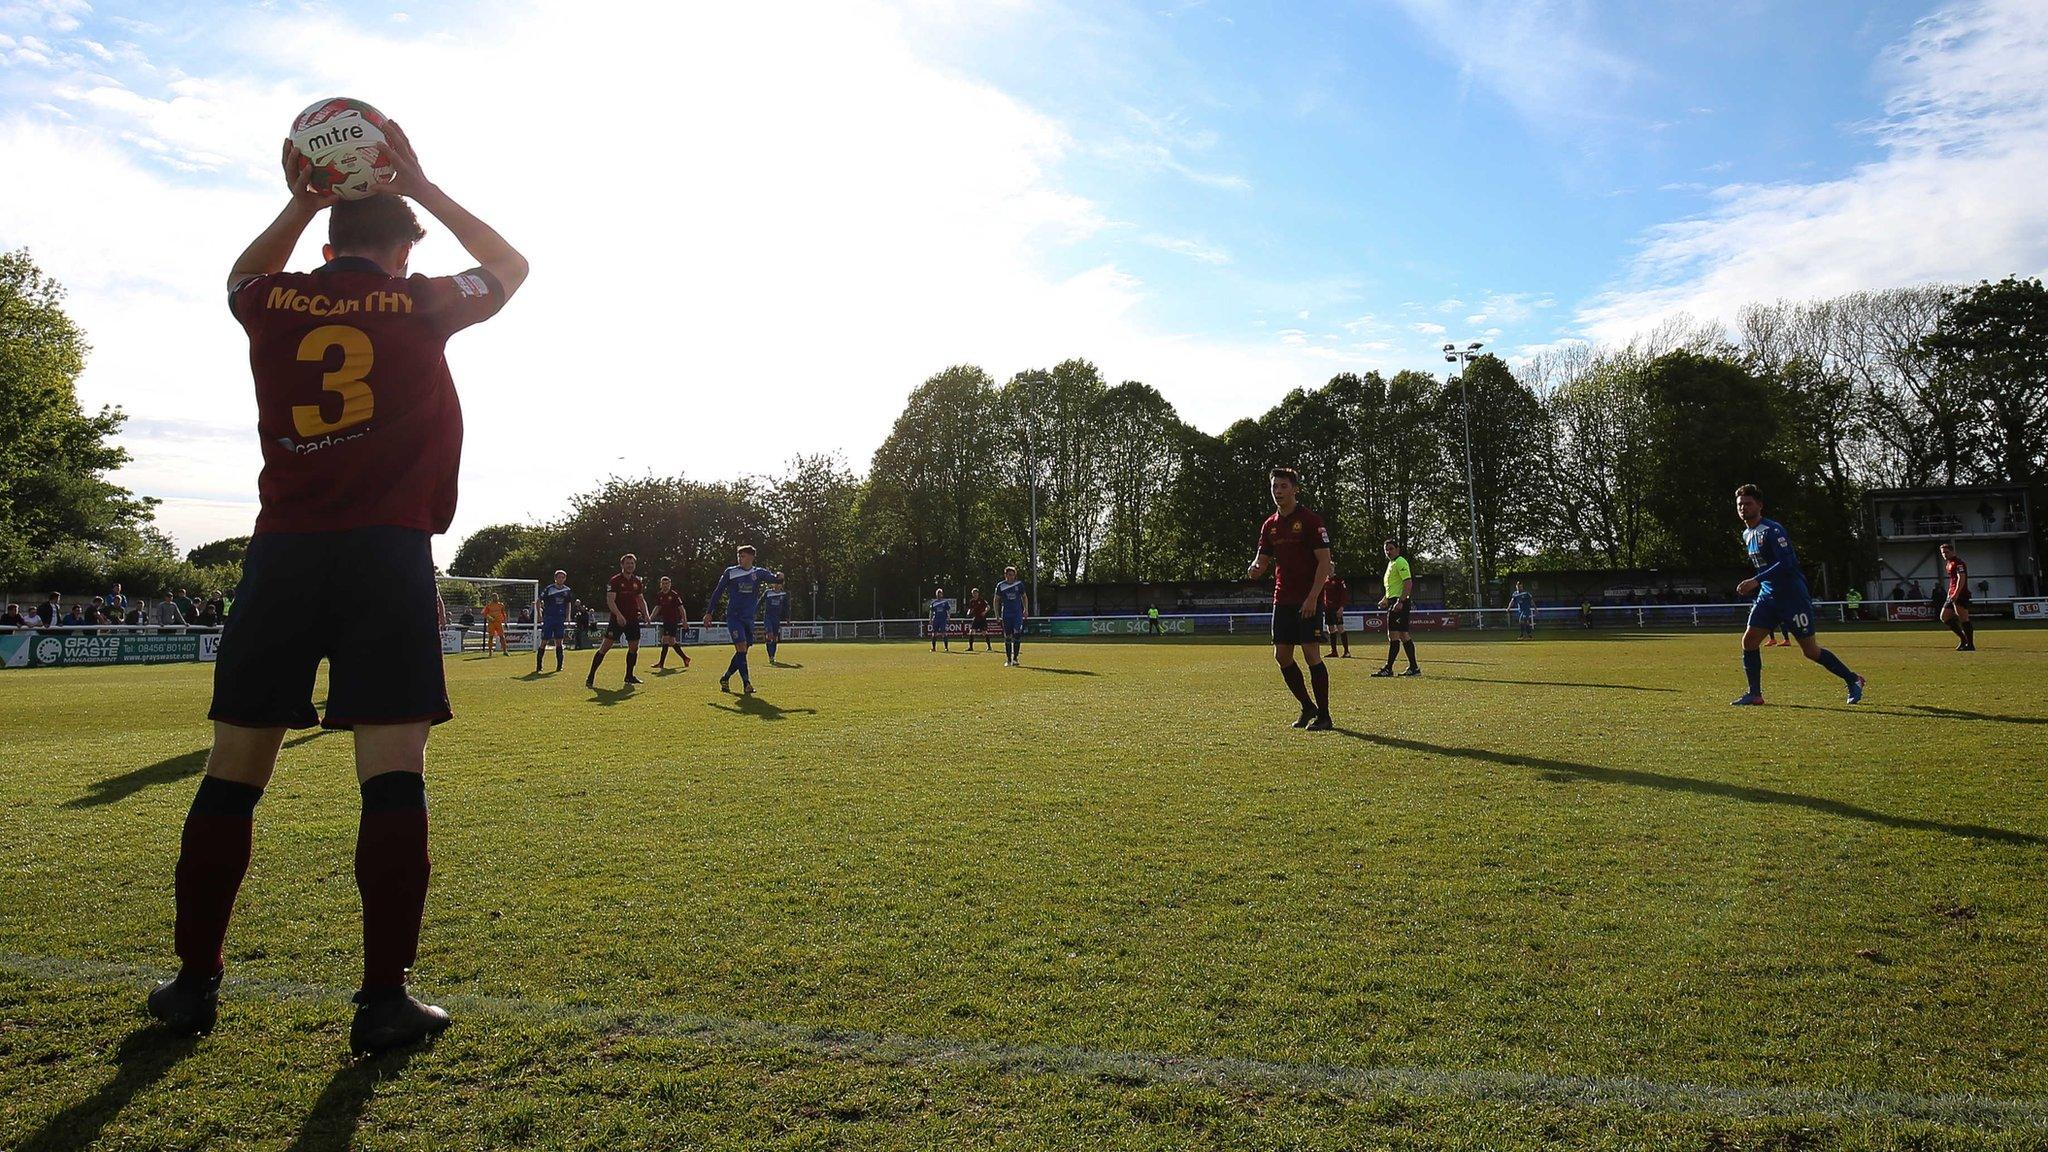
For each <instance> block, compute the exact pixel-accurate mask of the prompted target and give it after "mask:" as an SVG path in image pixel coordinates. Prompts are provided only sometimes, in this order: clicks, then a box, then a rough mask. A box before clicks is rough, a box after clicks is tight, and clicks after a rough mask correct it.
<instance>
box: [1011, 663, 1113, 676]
mask: <svg viewBox="0 0 2048 1152" xmlns="http://www.w3.org/2000/svg"><path fill="white" fill-rule="evenodd" d="M1018 667H1020V668H1023V669H1024V670H1026V671H1028V672H1050V673H1052V674H1053V675H1055V676H1093V675H1095V673H1093V672H1090V671H1089V670H1088V669H1086V668H1048V667H1046V666H1045V665H1043V664H1020V665H1018Z"/></svg>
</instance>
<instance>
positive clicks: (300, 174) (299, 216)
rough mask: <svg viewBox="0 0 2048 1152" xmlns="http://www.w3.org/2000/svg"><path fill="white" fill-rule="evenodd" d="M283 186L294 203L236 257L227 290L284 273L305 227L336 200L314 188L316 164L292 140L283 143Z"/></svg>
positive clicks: (329, 193)
mask: <svg viewBox="0 0 2048 1152" xmlns="http://www.w3.org/2000/svg"><path fill="white" fill-rule="evenodd" d="M284 186H285V188H287V189H288V190H290V192H291V195H292V198H291V202H290V203H288V204H286V205H285V206H284V211H282V212H279V213H278V214H277V219H275V220H272V221H271V222H270V223H269V224H268V225H267V226H265V227H264V229H263V231H261V232H259V233H257V235H256V239H254V240H251V241H249V246H248V247H247V248H244V249H242V254H241V255H240V256H237V257H235V266H234V268H232V269H231V270H229V272H228V291H230V292H233V291H234V290H235V289H237V288H240V287H241V286H242V285H243V283H244V282H246V281H248V280H249V279H250V278H251V277H255V276H268V275H270V274H271V273H273V272H282V271H284V266H285V262H286V261H288V260H290V259H291V258H292V249H294V248H296V247H298V246H299V237H300V236H301V235H303V234H304V233H305V231H306V225H308V224H311V223H312V222H313V217H315V216H318V215H319V214H320V210H321V209H322V208H325V207H327V206H328V205H329V204H332V203H334V200H335V196H334V194H333V193H332V192H320V191H316V190H315V189H314V187H313V162H312V161H311V160H308V159H306V157H305V154H304V153H301V152H300V151H299V150H298V149H297V148H295V147H293V146H292V142H291V141H289V140H287V141H285V142H284Z"/></svg>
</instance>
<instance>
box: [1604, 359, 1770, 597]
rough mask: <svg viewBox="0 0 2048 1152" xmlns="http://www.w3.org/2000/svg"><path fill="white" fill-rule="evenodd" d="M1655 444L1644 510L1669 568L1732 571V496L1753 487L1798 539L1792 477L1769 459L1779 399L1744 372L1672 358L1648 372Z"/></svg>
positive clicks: (1730, 364) (1651, 443)
mask: <svg viewBox="0 0 2048 1152" xmlns="http://www.w3.org/2000/svg"><path fill="white" fill-rule="evenodd" d="M1641 379H1642V387H1643V393H1644V399H1645V402H1646V404H1647V407H1648V417H1649V428H1650V435H1649V437H1648V443H1647V445H1646V447H1647V449H1648V453H1647V454H1648V461H1649V477H1648V480H1649V488H1648V491H1647V492H1646V493H1645V502H1646V506H1647V509H1648V511H1649V513H1650V515H1651V516H1652V517H1654V518H1655V519H1656V520H1657V522H1658V523H1659V525H1660V526H1661V528H1662V533H1661V535H1662V536H1663V537H1664V538H1665V539H1666V540H1667V541H1668V545H1669V548H1670V551H1669V554H1668V555H1667V556H1665V557H1663V558H1662V559H1664V561H1665V562H1667V563H1671V564H1677V565H1682V566H1686V567H1693V568H1718V567H1724V566H1726V565H1727V564H1728V563H1729V560H1730V557H1731V556H1732V555H1733V552H1732V550H1733V549H1734V548H1735V547H1736V543H1735V537H1736V521H1735V516H1734V512H1733V508H1734V501H1735V489H1736V487H1737V486H1738V485H1741V484H1745V483H1753V484H1756V485H1757V486H1758V487H1759V488H1761V489H1762V490H1763V492H1764V495H1765V499H1766V500H1767V501H1768V502H1769V507H1770V513H1771V515H1772V516H1773V517H1774V518H1777V519H1781V520H1788V521H1790V522H1791V523H1790V524H1788V527H1791V528H1792V529H1793V531H1795V532H1797V531H1799V528H1800V527H1801V523H1800V518H1799V517H1798V516H1796V515H1793V514H1792V509H1793V508H1794V507H1795V506H1796V504H1795V501H1794V499H1793V497H1794V496H1795V495H1796V490H1795V487H1794V486H1793V485H1792V484H1790V483H1789V480H1790V470H1789V469H1788V468H1786V466H1785V464H1784V462H1783V461H1781V460H1779V459H1777V458H1776V457H1775V456H1773V454H1772V453H1771V452H1770V451H1769V447H1770V445H1772V444H1773V443H1774V442H1775V441H1776V440H1777V438H1778V434H1779V430H1780V427H1781V409H1780V407H1779V405H1778V404H1777V402H1776V401H1777V400H1778V392H1777V389H1774V388H1773V387H1772V386H1771V384H1770V383H1769V382H1767V381H1765V380H1762V379H1759V378H1758V377H1756V376H1755V375H1753V374H1751V373H1750V372H1749V371H1747V370H1746V369H1744V368H1743V367H1742V365H1740V364H1738V363H1735V362H1734V361H1732V360H1730V359H1726V358H1724V357H1719V356H1710V355H1703V354H1701V353H1698V352H1690V351H1677V352H1667V353H1665V354H1664V355H1662V356H1659V357H1657V358H1656V359H1655V360H1652V361H1650V362H1649V363H1648V364H1645V365H1644V366H1643V368H1642V373H1641Z"/></svg>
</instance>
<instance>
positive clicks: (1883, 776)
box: [0, 629, 2048, 1149]
mask: <svg viewBox="0 0 2048 1152" xmlns="http://www.w3.org/2000/svg"><path fill="white" fill-rule="evenodd" d="M1982 641H1983V649H1982V651H1980V652H1978V653H1976V654H1975V655H1970V656H1965V655H1959V654H1957V653H1954V652H1952V651H1949V648H1950V645H1949V644H1948V643H1947V642H1946V641H1945V640H1944V637H1943V634H1941V633H1938V632H1935V631H1933V630H1931V629H1930V630H1915V631H1903V630H1898V631H1872V632H1861V633H1847V634H1837V635H1833V636H1830V637H1829V642H1830V643H1831V644H1832V645H1834V646H1835V647H1836V649H1837V650H1838V651H1839V652H1840V653H1841V654H1842V655H1843V656H1844V657H1845V658H1846V659H1847V660H1848V662H1849V663H1850V664H1851V665H1853V666H1854V667H1855V668H1856V669H1857V670H1858V671H1860V672H1862V673H1863V674H1864V675H1866V676H1868V677H1869V678H1870V680H1871V695H1870V699H1869V701H1868V702H1867V703H1866V704H1865V705H1863V706H1862V707H1860V708H1850V707H1847V706H1845V705H1844V704H1843V703H1842V700H1841V694H1840V691H1839V688H1838V685H1837V682H1836V681H1835V680H1833V678H1831V677H1829V676H1827V675H1826V674H1825V673H1822V672H1821V671H1819V670H1818V669H1817V668H1814V667H1812V666H1810V665H1808V664H1807V663H1806V662H1805V661H1804V660H1802V659H1800V658H1799V657H1798V655H1797V653H1796V652H1795V651H1791V650H1772V651H1769V652H1767V653H1766V656H1767V660H1766V665H1767V667H1766V684H1765V690H1766V694H1767V696H1768V697H1769V698H1770V699H1771V701H1772V703H1771V705H1770V706H1769V707H1766V708H1761V709H1754V710H1737V709H1731V708H1729V707H1728V706H1727V701H1728V700H1729V699H1730V698H1732V697H1733V696H1734V695H1736V693H1737V692H1738V691H1739V690H1740V688H1741V682H1740V681H1741V672H1740V667H1739V664H1738V662H1737V660H1736V658H1735V646H1734V638H1733V637H1732V636H1731V635H1725V634H1713V635H1686V636H1661V637H1650V636H1604V637H1601V638H1597V639H1576V638H1573V639H1545V640H1539V641H1536V642H1533V643H1521V642H1516V641H1512V640H1506V639H1502V640H1494V641H1472V640H1464V641H1458V642H1441V641H1436V640H1434V639H1432V638H1427V637H1426V638H1424V639H1423V640H1422V642H1421V644H1420V649H1421V655H1422V658H1423V661H1424V666H1425V668H1426V670H1427V673H1428V674H1427V675H1426V676H1425V677H1423V678H1421V679H1417V680H1372V679H1368V678H1367V676H1366V673H1367V672H1369V671H1370V670H1371V668H1372V666H1373V665H1374V664H1376V663H1377V660H1376V656H1377V652H1378V650H1379V649H1378V648H1377V647H1376V646H1375V645H1373V644H1372V643H1371V642H1370V640H1367V641H1366V642H1365V643H1363V644H1362V645H1361V647H1360V657H1361V658H1358V659H1353V660H1349V661H1337V662H1335V663H1333V665H1332V667H1333V669H1334V671H1335V693H1334V696H1335V711H1336V714H1337V720H1338V724H1339V727H1340V728H1342V729H1343V731H1341V732H1336V733H1324V734H1307V733H1301V732H1295V731H1291V730H1288V729H1286V728H1285V727H1283V725H1284V724H1285V722H1286V721H1287V720H1289V719H1291V717H1292V715H1293V711H1294V710H1293V705H1292V703H1291V702H1290V701H1289V700H1288V698H1287V697H1286V695H1285V690H1284V688H1283V687H1282V685H1281V684H1280V682H1279V678H1278V677H1277V675H1275V674H1274V672H1273V669H1272V664H1271V659H1270V656H1269V655H1268V654H1267V652H1266V651H1265V650H1264V649H1263V648H1262V647H1259V646H1256V645H1252V644H1226V643H1194V642H1189V641H1185V640H1160V641H1149V642H1125V643H1110V642H1104V643H1067V644H1033V645H1030V646H1027V648H1026V650H1025V652H1026V657H1027V659H1028V660H1029V662H1030V664H1031V666H1030V667H1026V668H1021V669H1006V668H1003V667H1001V658H1000V657H999V656H995V655H984V654H981V653H976V654H974V655H972V656H969V655H966V654H964V653H962V652H960V651H959V650H958V648H957V646H956V650H955V652H954V654H951V655H947V654H943V653H941V654H937V655H934V654H931V653H929V652H927V651H926V649H925V648H924V646H923V645H922V644H916V645H911V644H896V645H833V644H790V645H787V646H785V648H784V650H783V654H784V656H785V657H786V658H787V659H788V660H790V661H791V662H792V663H794V664H796V665H799V666H798V667H793V668H786V669H777V668H768V667H765V661H764V660H762V659H760V658H759V657H758V656H757V658H756V662H755V666H756V669H757V672H756V683H757V685H758V687H759V689H760V692H759V694H758V695H757V696H755V697H752V698H749V699H742V698H738V697H731V696H723V695H720V694H719V693H718V691H717V687H716V682H715V676H716V673H717V671H718V670H719V669H720V668H722V667H723V665H724V660H723V658H722V656H721V655H720V654H718V653H716V652H714V651H712V650H699V660H698V663H697V667H696V669H695V670H693V671H690V672H688V673H682V674H676V673H670V674H668V675H654V676H650V677H649V683H648V684H647V685H646V686H645V687H643V688H641V689H640V690H638V691H636V692H632V693H623V692H618V691H601V692H598V693H592V692H589V691H586V690H585V689H584V688H583V686H582V677H583V673H584V671H585V670H586V669H587V667H588V656H587V654H585V655H584V656H582V657H581V658H578V657H577V656H576V655H575V654H572V655H571V659H570V664H569V668H568V670H567V671H566V672H564V673H563V674H561V675H559V676H552V675H550V676H545V677H541V678H539V679H533V678H530V677H528V676H526V675H525V674H526V673H527V672H528V671H529V670H530V668H531V665H530V664H528V663H527V662H526V659H525V658H524V657H523V656H519V655H514V656H512V657H510V658H497V659H491V658H479V657H474V656H468V657H460V658H454V659H451V660H450V662H449V672H450V679H451V692H452V694H453V696H454V699H455V707H456V710H457V712H458V717H457V720H456V721H455V722H454V723H453V724H451V725H448V726H445V727H443V728H441V729H439V730H438V731H437V733H436V736H435V738H434V741H433V744H432V746H431V748H430V751H429V757H430V767H429V772H428V778H429V785H428V789H429V797H430V804H431V807H432V812H433V816H432V819H433V827H434V861H435V878H434V889H433V892H432V894H431V896H430V898H429V903H428V909H427V928H426V936H425V939H424V942H423V948H422V952H421V956H420V962H419V967H418V969H417V970H416V971H415V986H416V988H417V989H418V990H419V991H420V992H421V993H423V994H424V995H427V996H429V997H431V998H435V999H438V1000H440V1001H441V1002H442V1003H445V1004H447V1005H449V1006H450V1007H451V1008H452V1009H453V1010H454V1011H455V1012H456V1014H457V1019H456V1025H455V1027H454V1028H453V1029H452V1030H451V1031H450V1032H449V1033H448V1034H447V1035H446V1036H444V1037H443V1038H442V1039H441V1040H440V1042H439V1043H437V1044H436V1045H434V1046H433V1047H431V1048H428V1049H423V1050H419V1051H417V1052H414V1053H411V1054H401V1055H396V1056H390V1057H384V1058H381V1059H374V1060H365V1061H360V1062H353V1063H352V1062H349V1061H347V1060H346V1058H345V1054H344V1037H345V1032H346V1028H347V1023H348V1013H349V1006H348V1004H347V1002H346V997H347V995H348V993H349V991H350V990H352V988H353V986H354V983H355V981H356V979H357V976H358V971H359V969H358V964H359V940H358V936H357V933H358V930H359V916H358V910H357V903H356V894H355V888H354V884H353V880H352V871H351V853H352V851H353V838H354V829H355V821H356V810H357V802H356V796H355V786H354V778H353V774H352V772H351V770H350V768H349V740H348V737H347V736H345V735H341V734H329V735H314V736H305V735H301V736H296V737H294V738H293V739H292V740H291V741H290V742H289V746H288V747H287V749H286V751H285V753H284V758H283V762H282V764H281V767H280V769H279V772H278V776H277V779H276V780H275V782H274V783H273V784H272V786H271V788H270V790H269V792H268V794H267V795H266V797H265V799H264V801H263V803H262V805H261V807H260V808H259V809H258V811H257V831H256V860H255V864H254V867H253V868H252V870H251V874H250V877H249V881H248V883H247V885H246V886H245V887H244V889H243V895H242V903H241V905H240V907H239V909H238V911H237V913H236V919H235V923H234V927H233V930H232V932H231V934H230V937H229V941H228V952H229V986H228V988H227V990H226V992H225V994H224V998H223V1012H222V1022H221V1026H220V1028H219V1030H218V1031H216V1032H215V1033H214V1034H213V1035H212V1036H211V1037H208V1038H206V1039H203V1040H200V1041H197V1042H192V1041H179V1040H173V1039H169V1038H166V1037H164V1036H163V1035H161V1034H160V1033H158V1032H157V1031H155V1030H154V1029H152V1028H150V1027H148V1026H147V1021H146V1019H145V1017H144V1016H143V1014H142V1012H141V996H142V992H143V990H144V989H145V987H146V985H147V983H148V981H149V980H150V979H151V978H154V977H160V976H161V975H163V974H164V973H166V972H167V971H168V969H169V967H170V965H171V959H170V955H169V942H170V919H171V900H170V882H171V864H172V860H173V858H174V855H175V852H176V846H177V838H178V829H179V825H180V822H181V820H182V818H183V815H184V811H185V807H186V805H187V803H188V802H189V800H190V797H191V793H192V790H193V787H194V786H195V784H196V782H197V781H196V777H197V774H198V772H199V771H200V769H201V766H202V763H203V759H204V748H205V746H206V743H207V726H206V724H205V722H204V720H203V719H202V716H203V713H204V709H205V705H206V698H207V691H208V678H209V674H210V673H209V670H208V669H207V668H205V667H203V666H172V667H156V668H139V669H98V670H95V669H56V670H48V671H31V672H16V673H8V674H0V746H4V748H5V749H6V762H7V771H5V772H4V773H0V844H4V848H0V866H4V872H0V1099H4V1100H5V1101H6V1104H5V1107H4V1109H0V1147H7V1148H27V1149H48V1148H69V1147H82V1146H85V1145H87V1144H90V1143H92V1142H93V1141H94V1140H98V1141H100V1143H101V1146H104V1147H117V1148H208V1149H213V1148H237V1147H249V1148H276V1147H281V1146H290V1147H293V1148H301V1149H304V1148H346V1147H356V1148H364V1149H374V1148H435V1149H443V1148H505V1147H520V1146H533V1147H587V1148H605V1149H615V1148H638V1147H646V1148H671V1147H701V1148H720V1149H725V1148H730V1149H742V1148H744V1149H760V1148H828V1147H863V1148H865V1147H873V1148H1090V1149H1093V1148H1117V1149H1121V1148H1191V1147H1192V1148H1233V1149H1235V1148H1316V1149H1322V1148H1350V1147H1393V1148H1487V1149H1536V1148H1555V1147H1590V1148H1819V1147H1902V1148H1903V1147H1910V1148H1982V1147H2001V1148H2014V1149H2018V1148H2039V1147H2042V1146H2043V1145H2044V1144H2048V1043H2044V1041H2043V1040H2042V1038H2041V1036H2042V1029H2041V1025H2042V1021H2043V1020H2048V988H2044V980H2043V974H2044V967H2043V960H2044V948H2048V888H2044V884H2043V880H2044V878H2048V808H2044V805H2043V796H2044V792H2048V787H2044V785H2048V781H2044V775H2048V770H2044V764H2048V695H2044V691H2043V686H2044V684H2048V630H2036V631H2022V630H2003V631H1994V630H1988V629H1987V630H1986V631H1984V632H1983V633H1982ZM622 671H623V668H622V662H621V661H619V660H618V659H617V658H616V656H614V658H613V659H611V660H609V661H607V666H606V668H605V671H604V674H603V679H602V681H601V682H603V683H609V684H612V685H616V684H617V683H618V677H619V676H620V674H621V673H622ZM644 671H645V669H644V666H643V672H644Z"/></svg>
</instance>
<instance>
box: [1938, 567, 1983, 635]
mask: <svg viewBox="0 0 2048 1152" xmlns="http://www.w3.org/2000/svg"><path fill="white" fill-rule="evenodd" d="M1941 573H1942V576H1943V577H1944V578H1945V580H1946V583H1947V584H1948V601H1947V602H1946V603H1944V604H1943V605H1942V606H1941V622H1942V623H1943V624H1946V625H1948V630H1949V631H1951V632H1953V633H1955V634H1956V641H1957V643H1956V651H1958V652H1975V651H1976V650H1977V626H1976V625H1975V624H1972V623H1970V566H1969V565H1968V564H1965V563H1963V558H1962V557H1961V556H1959V555H1957V554H1956V546H1955V545H1954V544H1951V543H1948V542H1946V541H1944V542H1943V543H1942V545H1941Z"/></svg>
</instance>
